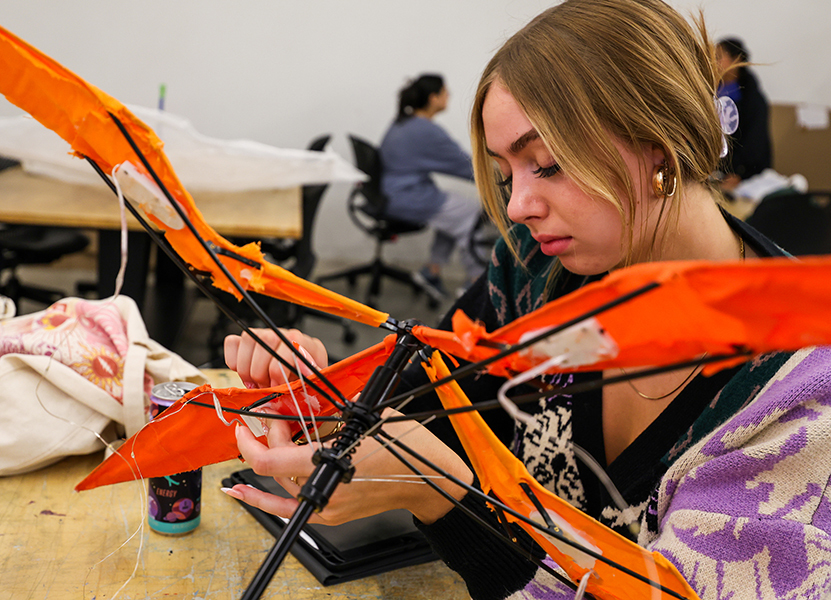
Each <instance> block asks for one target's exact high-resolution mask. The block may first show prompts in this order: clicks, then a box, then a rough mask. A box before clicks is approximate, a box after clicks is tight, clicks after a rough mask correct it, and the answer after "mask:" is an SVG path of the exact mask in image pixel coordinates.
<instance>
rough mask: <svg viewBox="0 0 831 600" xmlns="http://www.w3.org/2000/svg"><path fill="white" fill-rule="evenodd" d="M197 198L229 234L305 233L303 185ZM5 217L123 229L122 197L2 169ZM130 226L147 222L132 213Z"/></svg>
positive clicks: (0, 201)
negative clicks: (120, 204) (118, 197)
mask: <svg viewBox="0 0 831 600" xmlns="http://www.w3.org/2000/svg"><path fill="white" fill-rule="evenodd" d="M193 198H194V202H195V203H196V206H197V207H198V208H199V211H200V212H201V213H202V215H203V216H204V217H205V221H206V222H207V223H208V224H209V225H210V226H211V227H213V228H214V229H215V230H216V231H217V232H218V233H220V234H221V235H223V236H239V237H251V238H257V239H259V238H264V237H285V238H299V237H300V236H301V235H302V233H303V221H302V214H301V210H302V206H301V197H300V188H299V187H292V188H288V189H274V190H252V191H248V192H233V193H229V192H199V193H194V194H193ZM0 222H3V223H15V224H24V225H57V226H62V227H80V228H85V229H120V227H121V222H120V215H119V209H118V200H117V198H116V196H115V194H113V193H112V192H111V191H110V190H109V188H106V187H104V186H103V185H101V186H90V185H82V184H74V183H66V182H63V181H58V180H56V179H50V178H48V177H39V176H36V175H29V174H27V173H26V172H24V171H23V169H22V168H20V167H14V168H11V169H6V170H5V171H3V172H2V173H0ZM128 227H129V228H130V229H132V230H140V229H141V225H139V223H138V221H136V220H135V219H134V218H133V217H132V216H130V215H129V214H128Z"/></svg>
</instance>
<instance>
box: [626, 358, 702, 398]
mask: <svg viewBox="0 0 831 600" xmlns="http://www.w3.org/2000/svg"><path fill="white" fill-rule="evenodd" d="M705 358H707V354H706V353H705V354H704V356H702V357H701V362H704V359H705ZM701 362H700V363H698V364H697V365H695V366H694V367H693V370H692V371H690V374H689V375H687V377H686V378H685V379H684V381H682V382H681V383H679V384H678V385H677V386H675V387H674V388H673V389H671V390H670V391H668V392H667V393H666V394H664V395H662V396H647V395H646V394H644V393H643V392H642V391H640V390H639V389H638V388H636V387H635V384H634V383H632V380H631V379H627V380H626V383H628V384H629V387H631V388H632V389H633V390H634V391H635V393H636V394H637V395H638V396H640V397H641V398H644V399H646V400H663V399H664V398H668V397H669V396H672V395H673V394H674V393H675V392H677V391H678V390H680V389H681V388H682V387H684V386H685V385H687V383H689V381H690V379H692V378H693V376H694V375H695V373H696V371H698V369H699V368H700V367H701ZM620 370H621V372H622V373H623V374H624V375H629V373H627V372H626V371H625V370H624V368H623V367H620Z"/></svg>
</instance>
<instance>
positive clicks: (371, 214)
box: [317, 135, 426, 306]
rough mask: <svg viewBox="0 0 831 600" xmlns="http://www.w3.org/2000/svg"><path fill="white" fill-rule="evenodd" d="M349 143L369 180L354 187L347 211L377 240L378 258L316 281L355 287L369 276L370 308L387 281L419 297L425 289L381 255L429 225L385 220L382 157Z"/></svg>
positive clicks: (364, 146)
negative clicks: (344, 282)
mask: <svg viewBox="0 0 831 600" xmlns="http://www.w3.org/2000/svg"><path fill="white" fill-rule="evenodd" d="M349 141H350V142H351V143H352V150H353V151H354V153H355V166H356V167H358V169H360V170H361V171H363V172H364V173H366V174H367V175H368V176H369V180H368V181H364V182H360V183H357V184H355V187H354V188H352V192H351V194H350V195H349V199H348V200H347V208H348V210H349V216H350V218H351V219H352V221H353V222H354V223H355V224H356V225H357V226H358V227H359V228H360V229H361V230H363V231H364V232H366V233H367V234H368V235H369V236H371V237H372V238H373V239H374V240H375V258H374V259H373V260H372V262H369V263H367V264H364V265H359V266H357V267H352V268H350V269H346V270H344V271H339V272H337V273H331V274H329V275H324V276H323V277H319V278H318V279H317V281H318V283H322V282H325V281H331V280H334V279H346V280H347V281H348V282H349V285H350V286H354V285H355V282H356V281H357V279H358V277H359V276H361V275H370V283H369V288H368V289H367V294H366V301H365V303H366V304H368V305H370V306H373V305H374V302H375V299H376V298H377V297H378V295H379V294H380V292H381V280H382V279H383V278H384V277H388V278H390V279H394V280H396V281H400V282H402V283H406V284H407V285H409V286H411V287H412V289H413V291H414V292H415V293H419V292H421V291H422V289H421V287H420V286H419V285H418V284H417V283H415V282H414V281H413V278H412V273H411V272H410V271H407V270H404V269H399V268H397V267H393V266H392V265H389V264H387V263H385V262H384V260H383V257H382V255H383V249H384V244H386V243H388V242H394V241H395V240H397V239H398V236H400V235H404V234H407V233H416V232H419V231H421V230H423V229H424V228H425V227H426V223H412V222H409V221H401V220H398V219H393V218H390V217H388V216H386V214H385V211H386V208H387V197H386V196H385V195H384V193H383V192H382V191H381V173H382V170H383V165H382V163H381V156H380V154H379V152H378V150H377V148H375V147H374V146H372V145H371V144H369V143H368V142H366V141H364V140H362V139H360V138H358V137H355V136H353V135H350V136H349Z"/></svg>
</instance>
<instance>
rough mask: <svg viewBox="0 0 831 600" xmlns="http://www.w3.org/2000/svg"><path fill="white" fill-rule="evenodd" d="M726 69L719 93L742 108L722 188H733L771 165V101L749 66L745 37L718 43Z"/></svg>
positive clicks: (721, 63) (721, 64)
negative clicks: (744, 42) (769, 104)
mask: <svg viewBox="0 0 831 600" xmlns="http://www.w3.org/2000/svg"><path fill="white" fill-rule="evenodd" d="M716 59H717V61H718V65H719V67H720V68H721V69H722V70H723V74H722V77H721V83H720V84H719V87H718V95H719V96H728V97H730V98H732V99H733V101H734V102H735V103H736V107H737V108H738V109H739V128H738V129H737V130H736V132H735V133H734V134H732V135H731V136H730V140H729V152H728V154H727V156H726V157H725V159H724V161H723V162H722V168H721V170H722V172H723V173H724V179H723V181H722V189H724V190H725V191H732V190H733V189H735V187H736V186H737V185H738V184H739V183H740V182H741V180H742V179H748V178H749V177H753V176H754V175H758V174H759V173H761V172H762V171H764V170H765V169H768V168H770V166H771V162H772V160H771V143H770V126H769V117H768V114H769V108H768V101H767V98H766V97H765V95H764V93H763V92H762V88H761V86H760V85H759V80H758V79H757V78H756V75H754V73H753V72H752V71H751V70H750V69H749V68H748V66H747V62H748V60H749V59H750V55H749V54H748V52H747V50H746V49H745V47H744V44H743V43H742V41H741V40H739V39H736V38H726V39H723V40H721V41H720V42H719V43H718V44H717V45H716Z"/></svg>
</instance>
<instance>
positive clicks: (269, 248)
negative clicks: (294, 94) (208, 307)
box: [208, 135, 355, 360]
mask: <svg viewBox="0 0 831 600" xmlns="http://www.w3.org/2000/svg"><path fill="white" fill-rule="evenodd" d="M330 139H331V136H329V135H323V136H320V137H318V138H315V139H314V140H313V141H312V142H311V143H310V144H309V145H308V147H307V149H308V150H313V151H316V152H322V151H323V150H324V149H325V147H326V145H327V144H328V143H329V140H330ZM327 188H328V184H322V185H306V186H303V190H302V209H301V211H302V215H303V235H302V237H301V238H299V239H283V238H274V239H265V240H262V241H261V245H260V247H261V249H262V251H263V254H264V255H265V257H266V259H267V260H268V261H269V262H273V263H275V264H279V265H280V266H282V267H284V268H285V269H287V270H289V271H291V272H292V273H294V274H295V275H297V276H298V277H302V278H303V279H308V278H309V276H310V275H311V273H312V271H313V270H314V267H315V264H316V263H317V255H316V254H315V252H314V248H313V247H312V237H313V236H312V232H313V231H314V223H315V219H316V217H317V212H318V208H319V207H320V201H321V200H322V199H323V194H324V193H325V192H326V189H327ZM230 240H231V241H232V242H233V243H234V244H236V245H238V246H243V245H245V244H247V243H249V242H251V241H252V240H250V239H244V238H230ZM212 291H213V293H214V294H215V296H216V297H217V298H218V299H219V300H220V302H222V303H223V304H224V305H225V306H227V307H229V308H230V309H231V310H232V311H234V313H235V314H236V315H238V316H240V317H241V318H242V320H243V321H245V323H246V324H247V325H249V326H262V323H258V322H257V321H258V320H257V317H256V315H255V314H254V311H253V310H251V309H250V308H249V307H248V306H247V305H246V304H244V303H241V302H237V300H236V298H234V297H233V296H232V295H231V294H228V293H226V292H222V291H220V290H212ZM252 296H253V297H254V299H255V300H256V301H257V303H258V304H259V305H260V306H261V307H262V308H263V309H264V310H265V312H266V314H268V316H269V318H271V320H272V321H274V323H275V324H276V325H278V326H280V327H296V326H297V325H298V324H299V322H300V321H301V320H302V319H303V318H305V317H315V318H320V319H325V320H329V321H333V322H337V323H339V324H341V325H342V327H343V329H344V333H343V339H344V341H347V342H351V341H354V339H355V333H354V332H353V330H352V326H351V324H349V322H348V321H346V320H345V319H341V318H338V317H335V316H332V315H328V314H326V313H321V312H318V311H315V310H312V309H306V308H304V307H302V306H299V305H296V304H291V303H290V302H284V301H282V300H277V299H276V298H271V297H268V296H263V295H261V294H252ZM229 322H230V320H229V319H228V318H227V317H226V316H225V315H224V314H223V313H222V312H221V311H220V313H219V315H218V316H217V320H216V321H215V322H214V325H213V326H212V327H211V332H210V334H209V338H208V344H209V347H210V349H211V359H212V360H215V359H218V358H220V357H221V356H222V346H223V341H224V339H225V335H226V333H227V331H226V329H227V325H228V324H229Z"/></svg>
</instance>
